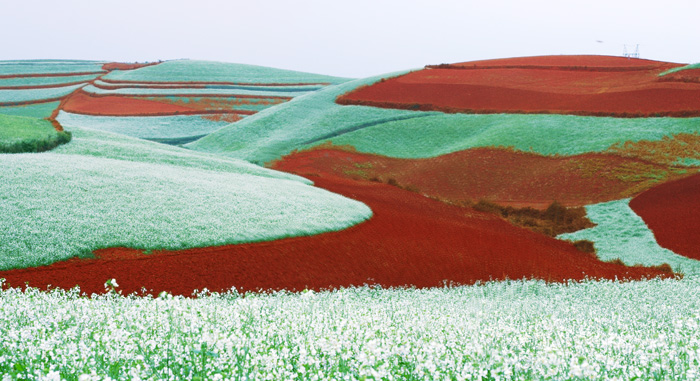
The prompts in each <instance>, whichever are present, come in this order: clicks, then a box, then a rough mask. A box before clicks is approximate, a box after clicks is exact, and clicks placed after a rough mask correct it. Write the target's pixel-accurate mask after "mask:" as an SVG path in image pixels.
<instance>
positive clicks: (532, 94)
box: [337, 56, 700, 117]
mask: <svg viewBox="0 0 700 381" xmlns="http://www.w3.org/2000/svg"><path fill="white" fill-rule="evenodd" d="M536 58H538V59H534V58H530V59H529V60H528V59H504V60H494V61H478V62H475V63H471V64H470V63H462V64H455V65H444V66H438V67H435V68H428V69H424V70H420V71H416V72H412V73H409V74H406V75H403V76H399V77H395V78H391V79H388V80H385V81H381V82H378V83H376V84H374V85H371V86H367V87H361V88H358V89H357V90H355V91H353V92H350V93H348V94H345V95H343V96H341V97H338V100H337V101H338V103H340V104H358V105H368V106H376V107H386V108H401V109H419V110H437V111H444V112H468V113H501V112H503V113H556V114H573V115H599V116H605V115H614V116H634V117H643V116H657V115H658V116H681V117H683V116H685V117H688V116H698V115H700V84H699V83H693V82H678V81H668V80H662V79H660V77H658V74H659V73H661V72H663V71H665V70H667V69H670V68H673V67H677V66H679V65H677V64H672V63H660V62H656V61H645V60H628V59H625V58H621V57H599V56H563V57H556V58H555V57H536ZM548 61H553V62H548ZM556 63H558V64H559V65H552V64H556ZM567 63H568V64H569V65H571V66H566V64H567ZM584 63H585V64H587V65H588V66H585V70H583V69H582V68H583V66H577V65H583V64H584ZM550 65H551V66H550ZM615 65H617V66H615ZM626 65H627V66H626ZM613 69H614V70H613Z"/></svg>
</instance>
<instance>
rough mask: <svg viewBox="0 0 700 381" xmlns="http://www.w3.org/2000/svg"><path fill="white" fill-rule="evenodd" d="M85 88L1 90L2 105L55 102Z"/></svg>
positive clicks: (0, 103)
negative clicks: (42, 101)
mask: <svg viewBox="0 0 700 381" xmlns="http://www.w3.org/2000/svg"><path fill="white" fill-rule="evenodd" d="M82 86H84V85H83V84H78V85H72V86H61V87H50V88H46V89H26V90H0V105H3V104H4V105H6V106H12V105H13V104H16V103H22V102H28V101H41V100H43V99H46V100H54V99H57V98H61V97H64V96H66V95H68V94H70V93H72V92H73V91H75V90H77V89H79V88H80V87H82Z"/></svg>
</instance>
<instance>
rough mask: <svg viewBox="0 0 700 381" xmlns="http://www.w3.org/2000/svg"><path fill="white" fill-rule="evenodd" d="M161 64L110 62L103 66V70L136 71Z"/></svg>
mask: <svg viewBox="0 0 700 381" xmlns="http://www.w3.org/2000/svg"><path fill="white" fill-rule="evenodd" d="M157 64H159V62H150V63H125V62H109V63H106V64H104V65H102V70H108V71H112V70H134V69H138V68H142V67H146V66H153V65H157Z"/></svg>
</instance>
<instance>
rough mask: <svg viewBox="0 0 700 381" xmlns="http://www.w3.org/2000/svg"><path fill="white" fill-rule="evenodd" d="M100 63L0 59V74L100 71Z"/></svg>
mask: <svg viewBox="0 0 700 381" xmlns="http://www.w3.org/2000/svg"><path fill="white" fill-rule="evenodd" d="M102 64H103V62H97V61H71V60H26V61H0V75H22V74H54V73H87V72H101V71H103V70H102Z"/></svg>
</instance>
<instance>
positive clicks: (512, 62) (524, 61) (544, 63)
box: [448, 55, 683, 69]
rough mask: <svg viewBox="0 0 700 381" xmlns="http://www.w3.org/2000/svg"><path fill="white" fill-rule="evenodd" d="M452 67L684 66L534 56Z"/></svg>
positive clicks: (607, 58)
mask: <svg viewBox="0 0 700 381" xmlns="http://www.w3.org/2000/svg"><path fill="white" fill-rule="evenodd" d="M448 66H451V67H456V68H459V67H463V68H468V67H476V68H484V67H494V68H496V67H499V68H503V67H518V66H520V67H526V66H527V67H559V68H567V67H568V68H574V67H577V68H583V67H586V68H590V69H592V68H660V67H669V66H670V67H682V66H683V65H682V64H673V63H669V62H662V61H653V60H646V59H639V58H635V59H631V58H627V57H616V56H599V55H561V56H534V57H515V58H498V59H489V60H479V61H471V62H459V63H454V64H449V65H448Z"/></svg>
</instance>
